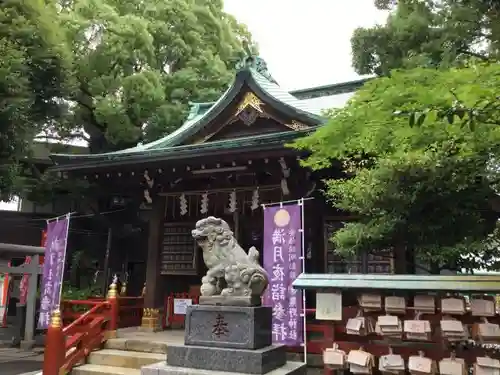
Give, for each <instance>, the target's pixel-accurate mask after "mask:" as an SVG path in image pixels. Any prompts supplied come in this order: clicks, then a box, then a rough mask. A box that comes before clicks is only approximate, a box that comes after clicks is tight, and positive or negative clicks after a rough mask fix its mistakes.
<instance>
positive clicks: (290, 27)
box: [0, 0, 387, 210]
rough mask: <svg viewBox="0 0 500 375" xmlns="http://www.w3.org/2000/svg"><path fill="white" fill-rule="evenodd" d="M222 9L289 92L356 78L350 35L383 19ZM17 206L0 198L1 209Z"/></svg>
mask: <svg viewBox="0 0 500 375" xmlns="http://www.w3.org/2000/svg"><path fill="white" fill-rule="evenodd" d="M225 9H226V11H227V12H228V13H231V14H232V15H234V16H235V17H236V18H237V19H238V20H239V21H240V22H243V23H245V24H246V25H247V26H248V28H249V30H250V32H251V33H252V35H253V37H254V39H255V41H256V42H257V43H258V45H259V52H260V56H261V57H262V58H264V60H265V61H266V62H267V66H268V69H269V71H270V73H271V74H272V75H273V77H274V79H276V80H277V81H278V83H279V84H280V86H281V87H283V88H286V89H288V90H293V89H302V88H309V87H314V86H321V85H327V84H332V83H338V82H346V81H350V80H354V79H357V78H359V76H357V75H356V73H354V70H353V69H352V67H351V43H350V39H351V35H352V33H353V31H354V30H355V29H356V28H357V27H370V26H373V25H375V24H383V23H384V22H385V20H386V18H387V13H386V12H382V11H379V10H377V9H376V8H375V7H374V5H373V0H347V1H345V0H344V1H342V0H225ZM321 99H323V98H321ZM324 99H327V98H324ZM16 208H17V202H12V203H4V202H0V210H16Z"/></svg>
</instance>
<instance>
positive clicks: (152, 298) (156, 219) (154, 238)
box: [141, 196, 166, 331]
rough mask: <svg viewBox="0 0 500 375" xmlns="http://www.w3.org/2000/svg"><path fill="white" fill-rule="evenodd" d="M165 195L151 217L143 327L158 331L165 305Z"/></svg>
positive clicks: (158, 200)
mask: <svg viewBox="0 0 500 375" xmlns="http://www.w3.org/2000/svg"><path fill="white" fill-rule="evenodd" d="M165 200H166V199H165V197H160V196H157V197H156V199H155V201H154V203H153V210H152V212H151V217H150V219H149V236H148V257H147V262H146V290H145V293H144V311H143V316H142V323H141V327H142V328H143V329H145V330H151V331H156V330H158V329H159V328H160V327H161V324H160V317H161V315H162V314H161V309H162V305H163V301H162V297H163V296H162V292H163V290H162V283H161V275H160V250H161V249H160V244H161V240H162V237H163V222H164V214H165Z"/></svg>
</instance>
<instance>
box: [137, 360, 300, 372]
mask: <svg viewBox="0 0 500 375" xmlns="http://www.w3.org/2000/svg"><path fill="white" fill-rule="evenodd" d="M157 374H158V375H221V374H228V375H229V374H230V375H248V374H249V373H248V372H225V371H214V370H203V369H195V368H189V367H178V366H170V365H167V364H166V363H157V364H153V365H149V366H146V367H143V368H142V371H141V375H157ZM306 374H308V372H307V369H306V366H305V364H303V363H300V362H287V363H285V364H284V365H283V366H281V367H279V368H277V369H274V370H272V371H270V372H267V373H266V375H306Z"/></svg>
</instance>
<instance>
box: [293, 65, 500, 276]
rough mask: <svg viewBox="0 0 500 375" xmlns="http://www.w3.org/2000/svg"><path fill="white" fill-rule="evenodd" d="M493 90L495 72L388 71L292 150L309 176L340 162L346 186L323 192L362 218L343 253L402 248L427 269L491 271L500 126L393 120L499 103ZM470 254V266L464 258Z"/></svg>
mask: <svg viewBox="0 0 500 375" xmlns="http://www.w3.org/2000/svg"><path fill="white" fill-rule="evenodd" d="M499 87H500V66H499V64H470V65H469V66H467V67H463V68H453V69H442V70H438V69H433V68H415V69H410V70H401V71H393V72H392V73H391V76H390V77H384V78H378V79H375V80H372V81H370V82H369V83H367V84H365V86H364V87H363V88H362V89H361V90H359V91H358V92H357V93H356V95H355V96H354V97H353V99H352V100H351V101H350V102H349V103H348V104H347V106H345V107H344V108H342V109H339V110H335V111H332V112H331V113H330V120H329V122H328V123H327V124H326V125H325V126H324V127H323V128H321V129H320V130H318V131H317V132H315V133H314V134H312V135H310V136H308V137H305V138H303V139H301V140H299V141H297V142H296V144H295V145H294V146H295V147H297V148H299V149H305V150H308V151H310V153H311V154H310V157H309V158H308V159H307V160H306V161H305V165H307V166H309V167H311V168H313V169H322V168H329V167H332V165H334V163H335V161H337V162H341V165H342V169H343V171H344V177H343V178H342V179H337V180H328V181H326V182H325V183H326V193H327V195H328V197H329V198H331V200H332V202H333V205H334V206H335V207H337V208H338V209H341V210H344V211H347V212H351V213H353V214H355V215H357V216H358V217H359V219H358V220H357V221H355V222H351V223H347V224H346V225H345V227H344V228H343V229H341V230H339V231H338V232H336V234H335V235H334V238H333V241H334V242H335V244H336V247H337V249H338V250H339V251H340V252H341V253H344V254H352V253H357V252H361V251H377V250H383V249H387V248H405V249H407V250H411V251H414V252H415V254H416V255H417V257H418V258H419V259H421V260H422V261H424V262H426V263H427V264H428V263H430V262H433V263H434V264H436V265H440V266H452V267H457V268H462V267H472V268H478V267H479V266H485V267H495V266H496V265H495V264H494V262H493V261H492V260H493V258H494V256H495V255H498V249H497V248H496V247H492V246H489V245H490V243H491V241H492V240H491V238H490V237H489V235H490V234H491V233H493V232H494V231H495V226H496V222H497V219H498V212H497V211H495V210H494V209H493V208H492V202H493V201H494V200H495V199H496V196H497V195H496V192H495V190H496V189H497V186H498V181H500V180H499V177H500V175H499V173H500V171H499V169H498V168H496V167H494V166H495V165H496V163H495V162H494V157H495V156H496V155H500V154H499V152H500V127H499V126H496V125H491V124H489V123H487V122H483V119H482V118H478V119H477V123H478V125H480V126H477V127H475V128H474V129H472V130H471V129H469V128H466V127H460V126H457V125H455V124H449V123H448V121H447V120H446V118H442V117H440V116H438V115H437V113H435V112H432V111H430V112H429V113H426V114H425V117H423V116H420V117H418V118H416V119H415V120H414V121H415V126H413V127H410V126H408V122H407V120H406V119H405V118H402V117H401V116H395V115H394V112H395V111H401V112H403V111H407V110H410V109H413V108H424V107H428V106H432V105H436V106H441V105H445V104H446V103H448V102H451V101H453V100H454V99H455V96H458V97H460V98H461V100H462V101H463V102H464V103H465V104H466V105H470V106H472V105H473V104H474V103H477V102H481V100H491V99H492V98H494V97H498V96H499V95H500V92H499V90H500V89H499ZM496 116H497V119H500V117H498V112H497V114H496ZM424 119H425V121H423V120H424ZM417 125H418V126H417ZM471 250H473V251H474V252H475V255H476V257H473V259H472V258H471V257H469V259H465V258H464V257H463V256H464V255H468V254H469V253H470V252H471ZM479 250H481V253H480V252H479ZM479 255H480V256H479Z"/></svg>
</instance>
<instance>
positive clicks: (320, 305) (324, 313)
mask: <svg viewBox="0 0 500 375" xmlns="http://www.w3.org/2000/svg"><path fill="white" fill-rule="evenodd" d="M316 319H318V320H342V293H340V292H334V293H316Z"/></svg>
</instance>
